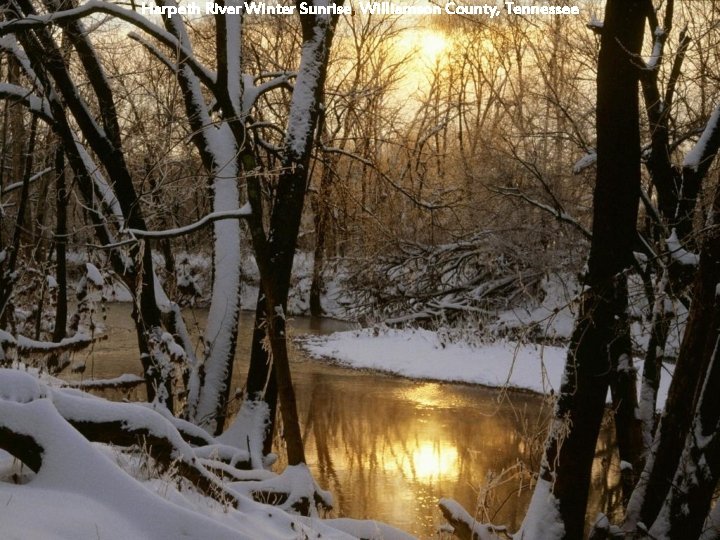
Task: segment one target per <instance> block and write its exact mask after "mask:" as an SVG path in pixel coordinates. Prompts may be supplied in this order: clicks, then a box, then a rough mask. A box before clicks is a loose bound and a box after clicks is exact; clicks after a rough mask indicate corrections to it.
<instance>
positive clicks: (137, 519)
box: [0, 369, 409, 539]
mask: <svg viewBox="0 0 720 540" xmlns="http://www.w3.org/2000/svg"><path fill="white" fill-rule="evenodd" d="M245 420H247V418H245ZM232 433H233V435H234V437H235V440H239V439H240V433H239V432H238V428H236V430H235V431H234V432H232ZM246 435H247V437H249V436H250V434H246ZM91 441H92V442H91ZM99 442H100V443H107V444H109V445H110V446H108V445H106V444H97V443H99ZM0 449H1V451H0V498H2V500H3V504H2V505H0V521H2V524H3V535H8V536H5V537H10V538H15V537H17V538H27V537H43V538H47V537H53V538H67V539H71V538H72V539H77V538H90V537H92V538H95V537H96V536H100V537H101V538H104V539H107V538H110V539H115V538H117V539H120V538H123V539H124V538H137V539H143V538H147V539H156V538H180V537H182V538H196V539H206V538H213V539H222V538H233V539H237V538H248V539H256V538H268V539H270V538H288V539H289V538H308V537H325V538H338V539H342V538H355V537H362V538H385V539H393V538H395V539H406V538H409V536H408V535H406V534H404V533H402V532H400V531H397V530H395V529H393V528H391V527H388V526H386V525H381V524H377V523H375V522H357V521H355V520H329V521H325V520H322V519H320V518H319V517H318V515H317V512H316V511H314V508H315V506H314V502H316V501H318V500H321V502H322V503H323V504H325V505H328V504H329V503H330V502H331V498H330V496H329V495H328V494H327V493H325V492H323V491H322V490H319V488H317V486H316V485H315V484H314V482H313V480H312V477H311V476H310V474H309V472H308V470H307V468H306V467H305V466H301V467H291V468H288V470H287V471H285V472H284V473H282V474H279V475H276V474H274V473H272V472H270V471H268V470H265V469H251V459H250V452H249V451H248V450H247V449H241V448H237V447H233V446H230V445H228V444H225V443H223V442H221V441H219V440H217V439H214V438H212V437H211V436H209V435H208V434H207V433H206V432H204V431H203V430H201V429H199V428H197V427H195V426H193V425H192V424H189V423H187V422H184V421H182V420H178V419H175V418H172V417H171V416H169V415H168V414H166V411H165V413H164V412H163V411H162V410H156V409H154V408H153V407H152V406H151V405H140V404H130V403H113V402H109V401H107V400H105V399H101V398H98V397H93V396H90V395H88V394H85V393H83V392H80V391H78V390H75V389H67V388H57V387H55V386H53V385H49V384H45V383H43V382H41V381H40V380H39V379H38V378H37V377H36V376H34V375H33V374H31V373H30V372H28V371H24V370H15V369H0ZM8 454H9V455H8ZM11 456H12V457H11ZM270 494H274V495H275V496H276V497H278V498H281V499H283V501H282V508H277V507H272V506H268V505H266V504H262V503H260V502H257V501H256V500H254V499H263V500H267V498H268V497H269V495H270ZM311 498H314V499H315V500H314V501H313V503H310V502H309V501H310V500H311ZM303 505H304V508H302V510H307V513H308V514H310V515H309V517H302V516H298V515H291V514H290V513H288V512H287V510H289V511H293V510H297V509H299V507H300V506H303ZM40 507H42V508H43V511H42V512H40V513H38V511H37V510H38V508H40ZM356 533H357V535H356Z"/></svg>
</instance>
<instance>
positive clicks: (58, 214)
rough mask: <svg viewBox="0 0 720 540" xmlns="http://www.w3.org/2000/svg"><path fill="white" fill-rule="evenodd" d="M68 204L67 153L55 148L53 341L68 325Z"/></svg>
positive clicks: (63, 333)
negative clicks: (54, 295) (55, 260)
mask: <svg viewBox="0 0 720 540" xmlns="http://www.w3.org/2000/svg"><path fill="white" fill-rule="evenodd" d="M67 205H68V196H67V189H66V187H65V155H64V154H63V150H62V148H60V147H58V148H57V150H55V220H56V226H55V253H56V258H57V270H56V271H55V276H56V278H55V279H56V281H57V285H58V293H57V303H56V312H55V328H54V329H53V341H55V342H57V341H60V340H61V339H63V338H64V337H65V331H66V327H67V257H66V249H67V232H68V231H67Z"/></svg>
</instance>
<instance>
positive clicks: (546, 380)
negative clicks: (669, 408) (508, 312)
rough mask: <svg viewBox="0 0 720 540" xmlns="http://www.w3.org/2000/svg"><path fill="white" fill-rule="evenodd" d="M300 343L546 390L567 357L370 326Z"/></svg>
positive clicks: (351, 364)
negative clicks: (452, 340) (450, 340)
mask: <svg viewBox="0 0 720 540" xmlns="http://www.w3.org/2000/svg"><path fill="white" fill-rule="evenodd" d="M298 342H299V344H300V346H301V347H302V348H303V349H304V350H305V351H307V353H308V354H309V355H311V356H312V357H313V358H315V359H317V360H321V361H325V362H330V363H334V364H338V365H341V366H344V367H348V368H353V369H367V370H374V371H379V372H385V373H390V374H393V375H398V376H401V377H407V378H410V379H422V380H433V381H443V382H455V383H467V384H479V385H483V386H489V387H504V388H512V389H520V390H529V391H532V392H537V393H542V394H548V393H551V392H555V393H557V391H558V390H559V388H560V381H561V379H562V374H563V370H564V367H565V359H566V355H567V348H566V347H558V346H549V345H537V344H532V343H520V342H517V341H511V340H505V339H498V340H495V341H492V342H487V343H477V344H470V343H460V342H449V341H448V340H447V339H446V338H445V337H444V336H443V334H442V333H441V332H438V331H432V330H424V329H417V328H414V329H413V328H406V329H382V330H378V329H375V328H366V329H363V330H355V331H344V332H335V333H333V334H329V335H325V336H305V337H300V338H298ZM640 364H641V360H639V359H635V367H636V368H637V369H639V370H641V368H642V366H641V365H640ZM664 368H665V369H664V373H663V378H662V380H661V382H660V388H659V391H658V400H657V408H658V409H661V408H662V407H664V405H665V400H666V399H667V392H668V388H669V386H670V380H671V378H672V372H673V369H674V366H673V365H672V364H667V363H666V364H665V365H664ZM639 390H640V388H639V387H638V392H639Z"/></svg>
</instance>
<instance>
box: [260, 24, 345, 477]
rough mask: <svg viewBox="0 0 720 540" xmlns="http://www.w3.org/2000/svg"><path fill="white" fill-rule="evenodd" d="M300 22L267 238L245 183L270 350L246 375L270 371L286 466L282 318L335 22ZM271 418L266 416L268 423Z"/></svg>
mask: <svg viewBox="0 0 720 540" xmlns="http://www.w3.org/2000/svg"><path fill="white" fill-rule="evenodd" d="M300 20H301V25H302V31H303V46H302V56H301V58H302V60H301V62H300V69H299V70H298V76H297V79H296V83H295V89H294V91H293V97H292V102H291V105H290V117H289V119H288V130H287V135H286V139H285V144H284V149H283V158H282V171H283V172H282V173H281V174H280V178H279V180H278V187H277V190H276V193H275V203H274V206H273V210H272V214H271V216H270V227H269V230H268V234H267V238H266V237H265V234H264V231H263V226H262V221H261V219H260V216H262V213H261V208H260V196H259V192H258V189H257V188H256V187H255V188H253V187H252V186H251V184H250V183H248V199H249V200H250V202H251V205H252V208H253V216H251V219H250V220H249V222H248V223H249V226H250V231H251V235H252V239H253V247H254V250H255V255H256V260H257V263H258V269H259V272H260V281H261V299H262V301H263V302H264V304H265V309H264V313H263V314H262V318H261V321H262V322H264V324H265V332H266V334H267V341H268V345H269V349H270V350H269V351H267V350H266V349H265V348H264V347H253V355H252V357H251V359H250V363H251V367H250V371H251V372H252V373H253V378H254V379H255V378H257V379H256V380H263V379H266V378H267V374H268V371H269V370H270V369H273V370H274V371H275V382H276V384H277V396H278V400H279V403H280V412H281V415H282V420H283V436H284V439H285V442H286V445H287V453H288V463H289V464H290V465H297V464H299V463H304V462H305V451H304V448H303V442H302V433H301V431H300V423H299V419H298V414H297V405H296V403H295V391H294V389H293V385H292V375H291V373H290V363H289V358H288V350H287V335H286V320H285V314H286V311H287V298H288V292H289V289H290V275H291V272H292V264H293V258H294V256H295V248H296V247H297V238H298V233H299V231H300V219H301V217H302V211H303V206H304V203H305V193H306V191H307V182H308V171H309V164H310V154H311V149H312V146H313V142H314V139H315V131H316V129H317V124H318V119H319V116H320V104H321V103H322V94H323V87H324V84H325V76H326V73H327V63H328V58H329V51H330V44H331V43H332V37H333V31H334V27H335V23H336V21H337V19H336V18H335V17H332V18H331V17H329V16H323V15H318V16H312V15H309V16H301V17H300ZM258 313H259V310H258ZM258 324H261V323H260V322H258V321H256V327H257V325H258ZM268 352H269V354H270V356H268ZM273 420H274V419H272V418H271V422H272V421H273ZM271 433H272V425H271Z"/></svg>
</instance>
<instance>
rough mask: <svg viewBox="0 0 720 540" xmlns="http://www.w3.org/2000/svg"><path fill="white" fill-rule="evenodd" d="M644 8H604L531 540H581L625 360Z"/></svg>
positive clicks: (612, 0)
mask: <svg viewBox="0 0 720 540" xmlns="http://www.w3.org/2000/svg"><path fill="white" fill-rule="evenodd" d="M645 8H646V2H644V1H643V0H608V3H607V6H606V10H605V23H604V25H603V29H602V39H601V48H600V55H599V58H598V85H597V86H598V88H597V139H598V140H597V149H598V152H597V153H598V161H597V182H596V186H595V193H594V200H593V236H592V244H591V248H590V258H589V261H588V274H587V276H586V279H585V285H586V290H585V293H584V295H583V300H582V305H581V311H580V315H579V318H578V320H577V323H576V326H575V330H574V332H573V336H572V340H571V344H570V348H569V351H568V359H567V363H566V366H565V374H564V377H563V383H562V386H561V388H560V395H559V398H558V402H557V405H556V408H555V419H554V421H553V424H552V426H551V430H550V434H549V437H548V441H547V444H546V448H545V454H544V457H543V462H542V465H541V470H540V479H539V481H538V485H537V486H536V489H535V493H534V495H533V498H532V501H531V507H530V509H529V511H528V516H527V517H526V519H525V522H524V523H523V529H522V533H523V534H524V535H525V536H523V538H526V539H533V538H538V539H541V538H542V539H543V540H549V539H560V538H567V539H578V538H582V536H583V529H584V523H585V510H586V506H587V499H588V489H589V485H590V471H591V467H592V461H593V457H594V455H595V445H596V443H597V436H598V433H599V429H600V423H601V421H602V417H603V414H604V412H605V397H606V395H607V390H608V385H609V383H610V374H611V372H612V370H613V369H614V368H616V367H617V365H616V363H617V361H618V360H619V358H620V356H621V355H622V354H624V353H625V354H626V353H627V344H626V342H625V341H626V338H625V336H626V335H627V324H628V322H627V314H626V308H627V285H626V277H625V270H626V269H627V268H628V267H630V266H631V264H632V257H633V253H632V242H633V239H634V238H635V236H636V221H637V207H638V200H639V195H640V129H639V104H638V75H639V74H638V68H637V66H636V65H635V64H634V63H633V58H634V56H635V55H639V53H640V48H641V46H642V37H643V28H644V22H645Z"/></svg>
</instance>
